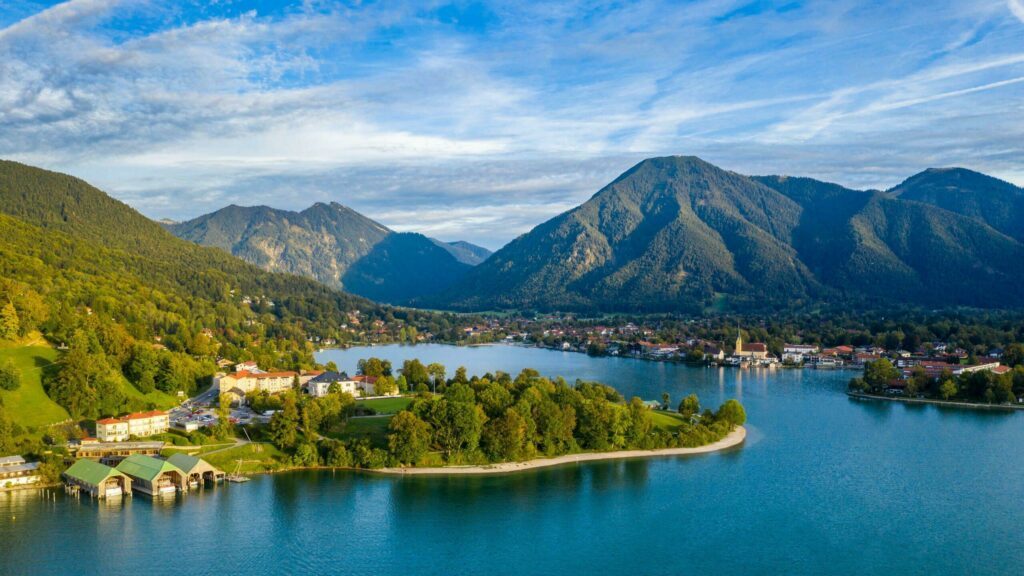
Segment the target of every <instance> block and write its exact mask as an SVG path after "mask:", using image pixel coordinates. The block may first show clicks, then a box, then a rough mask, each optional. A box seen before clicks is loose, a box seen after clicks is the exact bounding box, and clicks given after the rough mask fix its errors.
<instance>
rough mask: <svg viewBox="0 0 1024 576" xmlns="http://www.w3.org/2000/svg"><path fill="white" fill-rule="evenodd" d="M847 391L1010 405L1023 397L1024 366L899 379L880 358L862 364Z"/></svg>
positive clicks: (919, 374)
mask: <svg viewBox="0 0 1024 576" xmlns="http://www.w3.org/2000/svg"><path fill="white" fill-rule="evenodd" d="M849 388H850V390H851V391H854V392H866V393H869V394H885V393H887V392H888V391H889V390H894V389H895V390H901V391H902V394H903V395H904V396H908V397H911V398H915V397H918V396H921V397H924V398H930V399H936V400H950V401H961V402H977V403H984V404H1012V403H1016V402H1017V401H1018V398H1022V397H1024V364H1018V365H1017V366H1016V367H1014V368H1013V370H1010V371H1008V372H1006V373H1004V374H996V373H995V372H992V371H989V370H979V371H976V372H967V373H964V374H959V375H953V374H952V373H951V372H949V371H946V372H944V373H942V374H940V375H939V376H929V375H928V374H927V373H926V372H925V370H924V369H923V368H921V367H916V368H914V369H913V370H912V371H911V373H910V376H909V377H908V378H906V379H903V378H902V374H901V372H900V371H899V369H897V368H896V367H895V366H893V364H892V362H890V361H889V360H887V359H884V358H883V359H881V360H876V361H874V362H868V363H867V364H865V366H864V375H863V377H860V378H853V379H851V380H850V384H849Z"/></svg>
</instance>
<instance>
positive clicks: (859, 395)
mask: <svg viewBox="0 0 1024 576" xmlns="http://www.w3.org/2000/svg"><path fill="white" fill-rule="evenodd" d="M846 395H847V396H849V397H850V398H854V399H856V400H867V401H873V400H880V401H883V402H902V403H904V404H930V405H932V406H941V407H944V408H954V409H963V410H1006V411H1011V412H1012V411H1014V410H1024V405H1022V404H983V403H981V402H957V401H954V400H936V399H934V398H907V397H905V396H883V395H881V394H868V393H865V392H847V393H846Z"/></svg>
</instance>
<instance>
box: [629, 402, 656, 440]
mask: <svg viewBox="0 0 1024 576" xmlns="http://www.w3.org/2000/svg"><path fill="white" fill-rule="evenodd" d="M626 409H627V412H628V418H629V429H628V431H627V432H626V436H627V442H628V444H629V445H630V446H634V447H637V448H650V447H651V446H650V445H649V444H650V441H651V430H653V428H654V423H653V422H652V421H651V411H650V410H649V409H648V408H647V406H644V402H643V400H641V399H640V398H638V397H636V396H634V397H633V398H632V399H631V400H630V401H629V404H628V405H627V407H626Z"/></svg>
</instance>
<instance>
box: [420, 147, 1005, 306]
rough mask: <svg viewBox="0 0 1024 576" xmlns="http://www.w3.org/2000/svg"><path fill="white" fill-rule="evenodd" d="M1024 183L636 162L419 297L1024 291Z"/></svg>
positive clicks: (860, 302) (979, 298)
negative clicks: (894, 181)
mask: <svg viewBox="0 0 1024 576" xmlns="http://www.w3.org/2000/svg"><path fill="white" fill-rule="evenodd" d="M1022 207H1024V190H1022V189H1020V188H1018V187H1016V186H1014V185H1012V184H1009V183H1007V182H1003V181H1001V180H997V179H995V178H991V177H988V176H985V175H983V174H979V173H976V172H971V171H969V170H965V169H960V168H954V169H932V170H928V171H925V172H922V173H921V174H918V175H916V176H913V177H911V178H908V179H907V180H906V181H904V182H903V183H902V184H900V185H899V186H896V187H895V188H893V189H892V190H889V191H861V190H852V189H848V188H845V187H842V186H839V185H836V184H831V183H827V182H821V181H817V180H813V179H809V178H794V177H786V176H760V177H750V176H744V175H741V174H737V173H735V172H730V171H727V170H723V169H721V168H718V167H716V166H713V165H712V164H709V163H707V162H705V161H703V160H701V159H699V158H696V157H686V156H676V157H664V158H652V159H648V160H644V161H643V162H640V163H639V164H637V165H636V166H634V167H633V168H631V169H629V170H628V171H626V172H625V173H624V174H622V175H621V176H619V177H618V178H617V179H615V181H613V182H612V183H610V184H608V185H607V186H605V187H604V188H602V189H601V190H600V191H598V192H597V193H596V194H595V195H594V196H593V197H591V198H590V199H589V200H588V201H586V202H585V203H583V204H582V205H580V206H579V207H577V208H574V209H572V210H570V211H568V212H565V213H563V214H561V215H558V216H556V217H554V218H552V219H551V220H549V221H547V222H545V223H543V224H541V225H539V226H537V227H536V228H534V229H533V230H532V231H530V232H529V233H527V234H524V235H523V236H520V237H519V238H516V239H515V240H513V241H512V242H510V243H509V244H508V245H506V246H505V247H504V248H502V249H500V250H498V251H497V252H495V253H494V254H493V255H492V256H491V257H490V258H488V259H487V260H486V261H485V262H483V263H482V264H480V265H479V266H477V267H475V268H473V269H472V270H470V271H469V272H468V273H467V274H466V275H465V277H463V278H462V279H461V280H459V281H458V282H456V283H455V284H453V285H452V286H451V287H450V288H448V289H446V290H444V291H443V292H441V293H439V294H438V295H437V296H434V297H430V298H426V299H423V300H421V301H420V302H419V304H421V305H425V306H431V307H445V308H451V309H456V310H482V309H502V308H518V309H524V308H525V309H540V310H552V309H559V310H581V311H633V312H661V311H684V312H692V313H702V312H707V311H709V310H715V309H723V308H727V309H747V310H758V309H763V310H772V309H780V308H801V307H806V306H808V305H817V304H822V303H824V304H833V305H836V304H838V305H850V306H863V307H869V306H877V305H889V304H902V303H910V304H919V305H925V306H930V307H939V306H941V307H944V306H962V305H967V306H979V307H1018V306H1021V305H1024V290H1021V289H1020V286H1021V285H1022V282H1024V244H1022V226H1024V210H1022Z"/></svg>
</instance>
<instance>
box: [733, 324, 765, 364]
mask: <svg viewBox="0 0 1024 576" xmlns="http://www.w3.org/2000/svg"><path fill="white" fill-rule="evenodd" d="M732 355H733V356H735V357H737V358H749V359H752V360H764V359H766V358H768V345H767V344H765V343H763V342H750V343H748V344H743V336H742V335H741V334H740V333H739V332H738V331H737V333H736V350H735V351H734V352H733V353H732Z"/></svg>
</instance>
